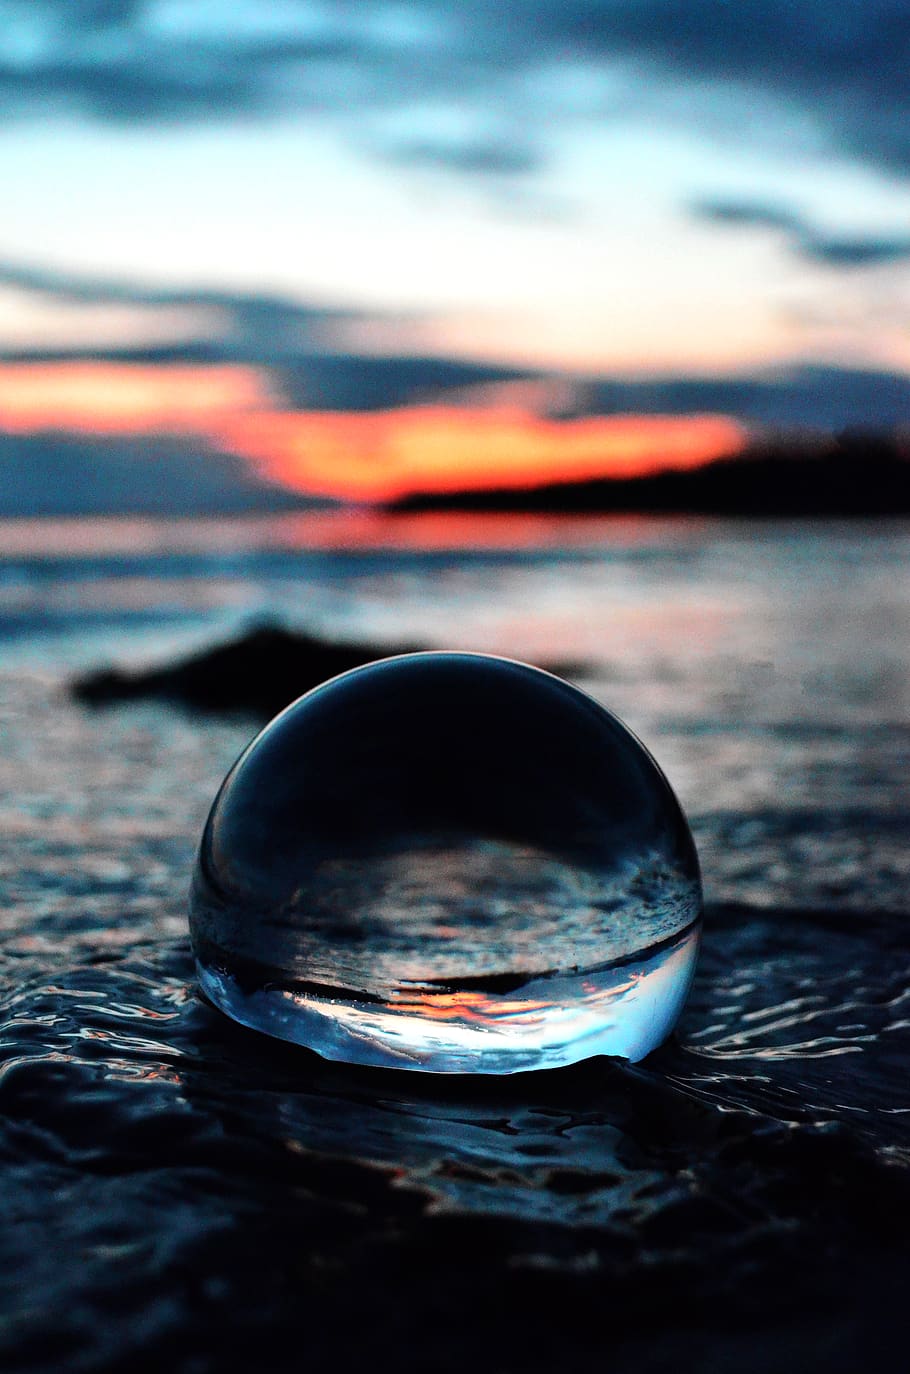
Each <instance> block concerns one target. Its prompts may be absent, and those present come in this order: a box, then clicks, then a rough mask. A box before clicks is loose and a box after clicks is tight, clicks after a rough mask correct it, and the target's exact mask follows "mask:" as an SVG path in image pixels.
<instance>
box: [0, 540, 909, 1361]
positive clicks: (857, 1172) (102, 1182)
mask: <svg viewBox="0 0 910 1374" xmlns="http://www.w3.org/2000/svg"><path fill="white" fill-rule="evenodd" d="M484 529H485V530H486V534H485V536H484V537H483V542H485V543H486V545H487V547H488V551H487V552H486V553H484V552H478V551H477V550H476V547H475V548H474V549H473V550H466V549H463V548H459V547H458V544H459V539H460V538H463V540H467V539H468V537H469V536H468V534H467V533H466V532H465V530H466V527H465V526H464V525H462V526H461V533H459V529H458V528H457V527H456V528H455V529H454V531H452V530H450V532H449V533H448V534H446V533H445V530H441V529H440V527H439V526H438V525H434V524H431V525H429V526H428V527H427V529H426V532H425V534H424V536H423V538H422V540H421V537H420V535H419V530H418V529H417V528H416V526H414V524H413V522H412V523H411V525H410V531H411V532H410V535H409V539H410V543H411V547H409V548H407V549H404V550H402V551H398V552H396V551H395V550H393V549H390V548H388V547H386V545H387V544H388V543H389V540H390V536H388V535H387V534H384V533H383V531H382V530H381V529H380V528H378V527H376V526H374V527H373V531H372V534H371V535H370V537H369V538H366V537H365V536H364V534H363V531H362V530H361V531H360V533H359V534H358V535H357V538H358V539H359V540H360V542H359V543H355V540H354V535H355V534H357V532H356V530H355V531H354V534H350V535H349V538H348V541H347V544H346V545H345V547H343V548H340V549H333V548H332V547H331V544H332V540H330V539H328V538H327V537H324V538H323V542H324V543H327V544H328V545H329V547H325V548H317V547H313V542H314V541H313V540H311V541H310V543H309V544H308V546H307V547H306V548H304V549H299V550H298V549H296V548H295V541H296V540H297V539H298V538H300V537H301V536H300V535H299V533H298V534H294V533H292V532H290V529H289V527H288V526H287V525H285V526H282V527H280V528H278V529H276V527H270V528H269V530H265V529H264V527H262V526H255V527H254V526H239V527H238V526H233V527H228V528H226V529H222V530H221V531H220V532H219V531H215V530H211V529H206V528H202V529H199V528H197V529H196V531H195V533H194V532H193V531H192V530H190V529H186V528H183V529H182V530H181V531H180V532H179V534H178V537H177V538H176V539H175V537H174V535H173V533H168V532H167V531H162V530H154V529H151V530H150V528H149V527H147V526H143V527H142V531H144V539H145V547H143V546H142V540H141V539H139V538H137V534H136V532H135V531H133V532H131V533H130V534H129V535H125V534H124V533H123V531H122V530H120V531H118V529H117V528H116V527H114V528H113V529H112V527H110V526H105V527H103V528H101V529H99V528H95V529H94V530H92V529H90V528H87V527H79V529H78V530H74V529H73V528H71V529H70V531H69V532H68V534H66V537H65V538H64V537H63V536H62V535H61V534H60V532H59V531H58V532H57V533H56V534H55V535H54V536H53V537H51V536H48V535H46V532H45V534H42V533H41V531H35V530H32V531H31V532H30V533H29V532H27V531H23V530H22V529H21V528H20V529H19V530H17V531H16V538H17V539H18V541H19V545H18V549H12V547H11V543H10V540H11V537H10V536H8V535H7V546H8V553H7V556H6V558H5V559H4V560H3V562H2V565H0V571H2V584H0V586H2V591H0V613H2V617H3V621H2V623H3V625H4V629H5V640H4V649H5V653H4V658H3V669H2V673H0V693H2V697H0V710H2V723H3V730H4V748H3V751H2V755H0V825H2V830H3V833H4V836H5V839H6V845H5V850H4V854H3V856H2V860H0V864H2V867H0V882H2V884H3V892H4V901H3V907H2V911H0V922H2V927H3V932H4V936H3V945H2V950H0V980H2V989H3V991H2V1005H3V1030H2V1047H0V1054H2V1056H3V1063H2V1070H0V1110H2V1113H3V1118H2V1122H0V1158H2V1160H3V1164H4V1169H5V1171H6V1178H7V1182H6V1186H5V1196H6V1199H7V1216H6V1223H5V1226H4V1228H3V1230H2V1232H0V1257H2V1259H3V1261H4V1263H3V1265H2V1267H0V1275H2V1277H0V1310H2V1312H3V1314H4V1316H5V1323H4V1325H3V1326H2V1327H0V1353H2V1361H3V1366H4V1368H8V1369H14V1368H19V1367H22V1368H26V1367H29V1368H40V1369H48V1370H57V1369H60V1370H69V1369H73V1370H77V1369H99V1368H120V1367H125V1365H126V1364H127V1363H129V1362H132V1363H136V1362H139V1361H141V1360H143V1359H144V1360H146V1361H148V1362H150V1363H151V1364H152V1365H155V1364H157V1365H158V1366H159V1367H160V1366H162V1365H163V1364H164V1363H165V1362H167V1364H168V1365H169V1367H171V1368H174V1369H187V1370H208V1369H215V1368H225V1367H229V1368H233V1367H238V1368H239V1367H243V1366H244V1365H245V1364H246V1365H247V1366H248V1365H249V1361H250V1360H256V1359H262V1358H265V1357H266V1356H265V1355H264V1352H267V1351H268V1350H269V1349H271V1350H272V1352H273V1353H272V1359H273V1363H275V1361H276V1360H278V1357H277V1355H275V1353H274V1352H275V1351H277V1350H278V1349H279V1346H280V1342H281V1341H282V1340H287V1339H290V1338H293V1339H294V1340H295V1341H296V1342H300V1341H301V1339H302V1340H303V1344H304V1347H305V1353H306V1356H307V1358H308V1359H309V1361H310V1363H311V1364H315V1365H316V1366H317V1367H318V1366H320V1365H321V1364H326V1365H328V1364H333V1365H334V1367H337V1366H338V1362H339V1361H340V1362H341V1365H342V1367H346V1362H348V1363H349V1362H350V1361H351V1360H352V1359H353V1358H354V1357H355V1356H359V1357H360V1358H364V1352H365V1351H366V1350H367V1348H370V1349H372V1350H374V1351H375V1350H377V1349H379V1350H382V1351H384V1352H385V1355H384V1357H383V1358H386V1357H388V1358H390V1359H391V1357H392V1356H394V1357H395V1361H396V1363H398V1364H399V1365H400V1366H401V1367H418V1366H419V1365H420V1364H421V1363H425V1360H426V1349H427V1348H428V1347H427V1344H426V1343H427V1342H432V1349H433V1358H434V1362H435V1363H436V1364H437V1365H439V1366H440V1367H442V1368H445V1369H449V1368H452V1369H454V1368H455V1367H456V1366H458V1367H459V1368H460V1367H462V1366H463V1364H464V1362H465V1360H466V1359H468V1358H469V1357H470V1352H471V1347H470V1340H471V1339H472V1338H474V1337H476V1336H477V1335H480V1336H482V1337H483V1339H484V1341H485V1342H486V1346H485V1349H486V1351H487V1355H488V1358H489V1360H490V1361H491V1362H492V1363H493V1364H494V1365H496V1366H497V1367H501V1368H514V1367H518V1366H519V1365H520V1364H523V1365H524V1366H525V1367H528V1366H531V1367H540V1368H544V1367H548V1368H557V1367H566V1368H574V1367H576V1366H577V1367H581V1366H582V1365H586V1366H587V1364H588V1362H589V1360H590V1358H592V1356H593V1357H596V1358H599V1359H601V1360H602V1359H603V1358H605V1356H606V1354H608V1353H609V1356H610V1359H611V1362H612V1367H615V1368H626V1367H629V1368H631V1367H632V1366H633V1365H634V1367H635V1368H636V1369H637V1370H642V1369H645V1370H649V1369H654V1370H658V1369H664V1368H670V1367H678V1360H679V1351H680V1348H683V1349H684V1350H685V1352H686V1358H687V1360H688V1362H689V1365H690V1367H693V1368H698V1367H701V1365H702V1364H703V1365H704V1366H705V1367H708V1366H710V1367H712V1368H728V1367H729V1368H732V1367H736V1368H738V1369H746V1370H748V1369H753V1368H755V1369H756V1370H757V1369H759V1368H764V1367H767V1364H768V1362H769V1360H771V1359H775V1360H779V1359H780V1357H781V1352H786V1356H787V1358H788V1359H791V1360H793V1361H794V1362H795V1361H797V1360H798V1361H799V1362H800V1363H801V1364H802V1366H803V1367H804V1368H812V1369H815V1368H818V1369H822V1368H824V1369H827V1370H830V1369H844V1370H847V1369H853V1368H856V1367H859V1362H860V1361H862V1362H864V1363H866V1362H868V1361H869V1359H874V1358H876V1354H877V1353H878V1354H881V1355H883V1353H884V1351H885V1350H886V1348H887V1345H888V1342H889V1341H892V1340H893V1339H895V1338H896V1337H897V1336H898V1335H899V1327H900V1320H899V1318H900V1310H901V1309H900V1301H899V1299H900V1294H901V1292H902V1291H903V1286H904V1285H905V1283H906V1279H907V1276H908V1275H907V1261H906V1244H905V1237H904V1234H903V1232H904V1227H903V1222H902V1217H903V1216H904V1208H905V1206H906V1202H907V1194H908V1187H910V1184H908V1179H910V1170H908V1168H907V1165H908V1163H910V1093H908V1089H907V1067H908V1063H910V926H908V918H907V901H906V893H907V890H908V887H907V884H908V878H910V847H908V845H907V836H908V831H910V826H908V819H910V817H908V813H910V802H908V798H907V791H906V777H907V772H908V763H910V727H908V721H910V674H908V671H907V669H908V666H910V590H908V584H907V579H906V572H905V569H906V556H907V552H908V546H910V537H908V531H907V529H906V527H905V526H900V525H892V526H889V527H887V528H886V529H883V530H871V529H867V528H863V527H857V526H850V527H838V526H831V525H822V526H813V527H805V526H797V525H793V526H786V525H774V526H759V527H755V528H751V529H750V528H749V527H743V526H737V525H733V524H724V523H722V522H721V523H716V524H712V523H710V522H707V523H696V522H678V523H674V522H669V521H668V522H604V523H601V524H599V525H591V524H586V525H584V526H579V525H573V526H570V527H566V526H558V525H556V526H552V525H540V524H535V525H534V526H532V527H528V526H527V525H526V524H522V525H519V526H516V525H514V523H513V524H504V525H500V526H499V527H498V529H497V528H496V527H495V522H494V525H493V526H492V527H491V526H490V524H489V522H484ZM560 530H561V531H562V533H560ZM476 534H477V528H476V527H475V529H474V532H473V534H470V539H471V540H473V539H474V538H475V536H476ZM67 538H68V539H69V541H70V543H69V546H67V543H66V539H67ZM99 538H100V542H101V544H102V545H104V546H105V547H106V550H107V551H106V552H103V551H102V552H99V551H98V550H99ZM336 538H337V535H336ZM397 539H398V542H402V534H401V530H400V529H399V532H398V535H397ZM80 540H81V542H82V547H81V548H73V545H74V543H79V541H80ZM42 541H43V542H42ZM421 542H423V544H429V543H431V542H432V543H435V545H436V547H435V549H433V550H432V551H428V550H426V549H423V550H421V548H420V547H419V545H420V544H421ZM178 545H179V547H178ZM440 545H441V547H440ZM68 547H69V551H68ZM264 613H270V614H280V615H283V616H284V617H285V618H286V619H288V620H289V621H291V622H293V623H297V624H302V625H306V626H307V627H308V628H311V629H317V630H322V631H323V632H326V631H330V630H331V631H334V633H335V634H338V635H341V634H348V635H350V636H352V637H356V636H358V635H361V634H367V633H369V634H371V635H373V636H377V635H378V636H380V637H382V638H384V639H387V640H388V642H389V644H390V646H392V645H394V644H396V643H398V642H402V641H408V642H414V641H415V639H416V640H418V641H420V640H423V641H425V642H426V643H427V644H428V646H442V645H446V644H448V645H453V646H454V647H461V648H475V649H483V650H487V651H494V652H501V653H507V654H513V655H516V656H519V657H523V658H528V659H532V660H533V659H534V658H543V657H546V658H552V657H553V656H554V655H558V656H559V657H567V658H573V659H576V660H578V661H579V664H580V665H584V667H583V670H582V671H580V673H579V681H582V682H583V683H584V685H585V687H586V688H587V689H588V690H589V691H591V692H593V693H594V694H595V695H596V696H598V697H599V698H600V699H601V700H603V701H604V702H605V703H607V704H608V705H610V706H611V707H613V708H614V709H616V710H617V711H618V712H619V713H620V714H621V715H622V716H623V717H624V718H625V719H627V720H628V722H629V724H630V725H632V726H633V728H634V729H635V730H636V731H637V733H639V734H640V735H641V736H642V737H643V738H644V740H645V741H646V743H647V744H648V745H649V747H650V748H651V749H652V750H653V752H654V753H655V754H656V756H657V758H658V759H659V761H660V762H661V764H662V765H663V766H664V768H665V770H666V771H667V773H668V775H669V777H670V781H671V782H672V783H673V785H674V787H675V788H676V790H677V792H678V794H679V795H680V797H681V800H682V801H683V804H684V807H685V808H686V810H687V814H688V815H689V817H690V820H691V821H692V824H693V828H694V831H695V834H696V838H697V841H698V844H699V848H700V852H701V855H702V865H703V870H704V879H705V892H706V898H707V904H708V905H707V913H706V928H705V938H704V945H703V954H702V960H701V963H700V965H699V972H698V976H697V978H696V982H695V986H694V990H693V995H692V999H691V1001H690V1004H689V1006H688V1008H687V1010H686V1012H685V1014H684V1017H683V1020H682V1022H681V1025H680V1029H679V1033H678V1035H677V1037H676V1039H675V1040H674V1041H673V1042H672V1043H670V1044H669V1045H667V1046H666V1047H665V1048H664V1049H662V1050H660V1051H659V1052H657V1053H656V1054H654V1055H652V1056H650V1057H649V1058H648V1059H647V1060H646V1061H645V1062H644V1063H643V1064H641V1065H638V1066H636V1067H635V1068H628V1067H624V1066H623V1065H622V1064H621V1063H619V1062H618V1061H611V1060H605V1059H595V1060H592V1061H590V1062H589V1063H588V1064H586V1065H584V1066H579V1067H577V1068H575V1069H567V1070H561V1071H558V1072H551V1073H549V1074H542V1075H541V1074H537V1075H517V1076H516V1077H515V1078H514V1079H512V1080H510V1081H509V1082H508V1083H504V1082H498V1083H496V1084H495V1085H494V1086H490V1085H489V1084H486V1085H485V1084H483V1083H481V1082H479V1081H478V1080H476V1079H475V1080H465V1081H457V1080H448V1081H447V1082H446V1083H445V1084H444V1085H439V1084H437V1083H434V1082H433V1081H432V1080H429V1081H426V1082H423V1083H422V1084H416V1083H415V1082H414V1079H413V1077H411V1076H409V1077H408V1079H407V1081H406V1082H404V1083H402V1082H401V1079H400V1076H399V1075H396V1074H394V1073H384V1072H382V1071H379V1070H363V1071H355V1070H350V1069H345V1068H342V1067H340V1066H334V1067H333V1066H329V1065H326V1064H324V1063H323V1062H321V1061H320V1060H318V1059H317V1058H316V1057H315V1056H312V1055H309V1054H307V1052H305V1051H303V1050H295V1049H293V1048H282V1047H281V1046H278V1045H276V1044H275V1043H274V1042H270V1041H267V1040H265V1039H263V1038H260V1037H257V1036H256V1035H254V1034H253V1033H250V1032H244V1031H243V1030H242V1029H241V1028H237V1027H234V1026H232V1025H231V1024H230V1023H229V1022H227V1021H226V1020H225V1018H223V1017H222V1016H220V1015H219V1014H218V1013H217V1012H215V1011H214V1010H213V1009H212V1008H211V1007H210V1006H209V1005H208V1004H206V1003H205V1002H204V1001H202V1000H200V998H199V997H198V994H197V993H196V990H195V984H194V978H193V969H192V964H191V959H190V953H189V946H188V941H187V934H186V889H187V886H188V881H189V872H190V868H191V864H192V858H193V853H194V850H195V846H196V843H197V840H198V836H199V833H200V830H201V826H202V822H203V820H204V817H205V814H206V812H207V810H208V807H209V804H210V802H211V799H212V796H213V794H214V791H215V788H216V787H217V785H218V783H219V782H220V780H221V778H222V776H223V774H224V772H225V771H226V769H227V767H228V766H229V764H230V763H231V761H232V760H233V758H234V757H235V756H236V754H237V753H238V752H239V750H240V748H241V747H242V746H243V744H244V743H245V742H246V740H247V739H248V738H249V736H250V734H251V733H252V729H253V727H252V724H251V722H248V721H243V720H236V721H211V720H201V719H199V718H194V717H192V716H190V715H187V714H183V713H181V712H179V711H172V710H169V709H168V708H166V707H159V706H151V705H143V706H136V705H133V706H130V707H125V708H115V709H111V710H108V711H105V712H103V713H92V712H89V711H86V710H84V709H82V708H79V707H77V706H76V705H74V704H73V703H72V702H71V701H70V700H69V699H68V696H67V693H66V690H65V688H66V681H67V678H68V675H69V674H70V673H71V672H72V671H75V670H76V669H78V668H82V667H85V666H93V665H94V664H95V663H96V662H99V661H103V660H109V661H110V660H114V659H116V660H117V661H120V662H124V661H132V662H140V661H150V660H152V659H154V658H156V657H159V656H168V655H170V654H172V653H173V652H175V651H177V650H178V649H182V648H186V647H188V646H190V645H194V644H199V643H202V642H205V641H207V640H208V639H210V638H213V637H220V636H221V635H222V634H224V633H226V632H227V631H229V630H230V629H232V628H234V627H236V625H237V624H238V623H241V622H243V621H244V620H245V619H246V617H248V616H251V615H261V614H264ZM352 1313H355V1314H356V1315H357V1318H358V1320H357V1321H356V1322H354V1321H352V1319H351V1316H352ZM465 1313H469V1314H471V1318H472V1322H473V1332H469V1331H468V1330H467V1329H464V1330H463V1328H464V1327H465V1323H466V1319H465ZM655 1313H659V1319H658V1318H656V1317H655ZM557 1314H558V1315H557ZM607 1330H608V1331H609V1339H608V1338H607ZM441 1331H445V1333H446V1334H445V1338H444V1339H441V1337H440V1332H441ZM680 1342H682V1343H683V1345H682V1347H681V1346H680ZM474 1349H475V1353H476V1346H475V1347H474ZM299 1358H300V1355H299V1353H298V1356H297V1359H298V1360H299ZM276 1367H284V1366H283V1365H282V1364H281V1362H280V1360H278V1363H277V1364H276Z"/></svg>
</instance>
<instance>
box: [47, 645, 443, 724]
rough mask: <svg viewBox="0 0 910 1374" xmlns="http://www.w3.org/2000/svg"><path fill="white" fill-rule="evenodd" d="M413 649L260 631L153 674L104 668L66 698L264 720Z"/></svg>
mask: <svg viewBox="0 0 910 1374" xmlns="http://www.w3.org/2000/svg"><path fill="white" fill-rule="evenodd" d="M419 647H420V646H419V645H411V646H407V645H406V646H394V647H390V646H388V645H385V644H368V643H360V644H334V643H331V642H330V641H328V640H323V639H317V638H315V636H313V635H307V634H298V633H296V632H294V631H292V630H285V629H282V628H281V627H280V626H275V625H264V626H260V627H258V628H257V629H254V630H250V631H249V632H248V633H247V634H244V635H241V636H240V638H239V639H234V640H231V641H230V642H229V643H227V644H218V645H216V646H215V647H214V648H212V649H206V650H203V651H202V652H201V653H198V654H192V655H191V656H190V657H188V658H181V659H178V660H177V661H176V662H175V663H169V664H164V665H162V666H161V667H158V668H149V669H145V670H142V671H130V670H126V669H122V668H104V669H101V670H99V671H96V672H92V673H88V674H86V675H85V676H84V677H80V678H77V679H76V680H75V682H73V684H72V692H73V695H74V696H75V697H76V699H77V700H78V701H82V702H86V703H88V704H89V705H92V706H104V705H108V704H110V703H113V702H118V701H131V700H136V699H141V698H147V697H151V698H156V697H157V698H163V699H165V700H169V701H176V702H180V703H181V705H184V706H190V707H193V708H194V709H196V710H200V711H217V712H235V711H242V712H246V713H249V714H252V715H256V716H260V717H262V718H263V719H265V720H268V719H270V718H271V717H272V716H273V715H275V714H276V713H277V712H278V711H281V710H282V709H283V708H284V707H285V706H287V704H288V702H289V701H293V700H294V698H295V697H299V696H301V695H302V693H304V692H308V691H309V690H310V688H311V687H316V686H318V684H319V683H320V682H325V681H326V679H327V678H330V677H335V676H337V674H338V673H345V672H347V671H348V669H349V668H357V667H359V666H360V665H361V664H362V663H370V662H371V661H372V660H373V659H377V658H386V657H388V655H389V654H393V653H412V652H415V651H416V650H417V649H418V648H419Z"/></svg>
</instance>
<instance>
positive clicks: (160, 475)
mask: <svg viewBox="0 0 910 1374" xmlns="http://www.w3.org/2000/svg"><path fill="white" fill-rule="evenodd" d="M307 504H313V503H312V502H309V501H307V500H306V499H305V498H304V497H300V496H295V495H293V494H291V493H290V492H287V491H285V490H283V489H282V488H280V487H277V486H275V485H274V484H273V483H270V482H266V481H265V480H264V479H262V478H260V477H257V475H256V474H255V473H254V472H253V471H251V469H250V465H249V464H248V463H247V462H246V461H245V460H244V459H242V458H240V457H238V456H236V455H235V454H230V453H223V452H220V451H219V450H217V449H215V448H212V447H210V446H209V445H207V444H205V443H204V442H203V441H202V440H200V439H199V438H195V437H194V438H193V439H192V440H189V439H187V440H181V439H179V438H173V437H170V436H168V437H166V438H165V437H162V436H160V435H158V436H155V437H154V438H148V439H146V438H140V439H134V438H130V437H124V436H122V435H118V436H117V437H116V438H103V437H94V436H86V435H75V434H26V435H23V434H0V518H4V519H5V518H8V517H10V516H14V517H17V516H67V515H106V514H110V513H116V514H123V513H127V512H128V513H130V514H135V515H153V516H172V515H237V514H246V513H249V512H251V511H280V510H295V509H299V508H300V507H301V506H303V505H307ZM317 504H324V503H322V502H318V503H317Z"/></svg>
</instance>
